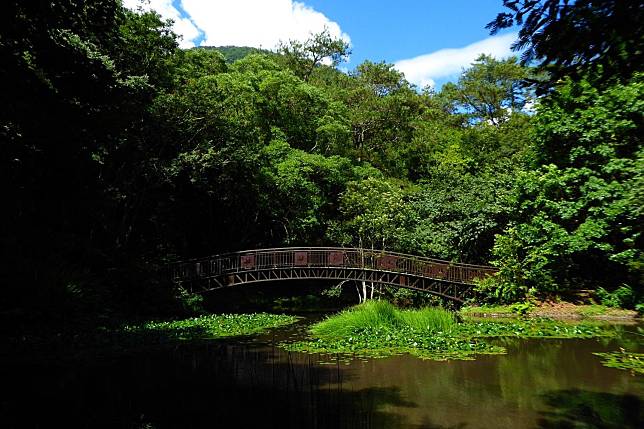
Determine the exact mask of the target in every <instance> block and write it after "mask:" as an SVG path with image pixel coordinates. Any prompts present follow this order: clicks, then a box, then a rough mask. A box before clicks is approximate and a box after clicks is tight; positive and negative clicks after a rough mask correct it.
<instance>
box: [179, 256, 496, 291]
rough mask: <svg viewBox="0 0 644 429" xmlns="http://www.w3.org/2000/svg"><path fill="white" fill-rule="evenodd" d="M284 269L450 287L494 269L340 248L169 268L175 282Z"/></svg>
mask: <svg viewBox="0 0 644 429" xmlns="http://www.w3.org/2000/svg"><path fill="white" fill-rule="evenodd" d="M284 268H352V269H367V270H378V271H389V272H396V273H401V274H406V275H412V276H418V277H425V278H431V279H436V280H441V281H447V282H451V283H462V284H473V283H474V280H475V279H477V278H484V277H487V276H489V275H491V274H493V273H494V272H496V269H495V268H492V267H488V266H484V265H472V264H461V263H455V262H449V261H443V260H440V259H433V258H426V257H422V256H414V255H407V254H403V253H396V252H388V251H381V250H368V249H356V248H342V247H291V248H274V249H257V250H249V251H241V252H234V253H227V254H222V255H215V256H211V257H207V258H200V259H192V260H189V261H183V262H177V263H174V264H171V266H170V269H171V275H172V278H173V279H174V280H175V281H179V282H180V281H192V280H198V279H205V278H213V277H218V276H223V275H228V274H235V273H239V272H243V271H260V270H270V269H284Z"/></svg>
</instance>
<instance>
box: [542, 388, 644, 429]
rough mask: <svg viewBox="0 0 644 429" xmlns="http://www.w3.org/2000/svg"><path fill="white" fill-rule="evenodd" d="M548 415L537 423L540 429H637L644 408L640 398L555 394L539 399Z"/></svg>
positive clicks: (643, 420) (579, 392) (570, 392)
mask: <svg viewBox="0 0 644 429" xmlns="http://www.w3.org/2000/svg"><path fill="white" fill-rule="evenodd" d="M542 399H543V402H544V404H545V405H546V406H547V407H548V409H547V411H542V412H541V413H540V417H539V420H538V427H539V428H541V429H568V428H571V429H572V428H574V429H640V428H642V427H644V408H643V407H642V405H644V404H643V402H642V400H641V399H640V398H638V397H637V396H635V395H630V394H623V395H617V394H611V393H604V392H591V391H586V390H578V389H572V390H557V391H552V392H548V393H545V394H543V395H542Z"/></svg>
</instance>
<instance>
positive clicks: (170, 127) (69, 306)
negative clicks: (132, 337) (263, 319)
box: [0, 0, 644, 321]
mask: <svg viewBox="0 0 644 429" xmlns="http://www.w3.org/2000/svg"><path fill="white" fill-rule="evenodd" d="M504 3H506V5H507V6H508V8H506V9H505V10H506V11H505V12H502V13H501V14H500V15H499V16H498V17H497V19H496V20H495V21H493V22H492V23H491V25H490V27H491V29H492V30H493V31H498V30H500V29H502V28H504V27H508V26H510V25H515V24H518V25H520V26H521V32H520V34H519V41H518V42H517V47H518V48H521V49H522V51H521V52H522V53H523V58H518V57H517V58H492V57H490V56H485V55H481V56H480V57H479V58H478V59H477V60H476V61H475V62H474V63H473V64H472V65H471V67H470V68H468V69H467V70H464V71H463V73H462V74H461V76H460V77H459V78H458V80H457V81H455V82H453V83H449V84H446V85H444V86H443V87H442V88H441V89H440V90H433V89H431V88H418V87H416V86H414V85H412V84H410V83H409V82H408V81H407V80H406V79H405V76H404V75H403V74H401V73H400V72H398V71H397V70H396V69H395V68H394V67H393V65H392V64H387V63H379V62H370V61H365V62H363V63H362V64H359V65H357V66H356V67H355V68H354V69H353V70H351V71H349V72H348V73H344V72H341V71H339V70H338V69H337V66H338V65H339V64H340V63H341V62H342V61H343V59H345V58H346V56H347V55H348V54H349V46H348V45H347V44H346V43H345V42H343V41H342V40H335V39H333V38H332V37H331V36H330V35H329V34H328V32H323V33H320V34H314V35H311V38H310V39H309V40H307V41H301V42H294V41H292V42H285V43H284V44H283V45H282V46H281V47H280V48H279V49H278V50H277V52H275V53H263V52H247V50H245V49H244V48H234V47H227V48H226V49H227V50H226V52H227V54H226V55H227V56H228V61H227V57H226V56H224V54H222V53H221V52H219V51H218V50H217V49H205V48H195V49H189V50H182V49H179V48H178V44H177V38H176V35H175V34H173V33H172V32H171V30H170V23H168V22H165V21H163V20H161V18H160V16H159V15H157V14H155V13H151V12H145V13H143V12H134V11H130V10H128V9H125V8H123V7H122V5H121V3H120V2H119V1H116V0H97V1H93V2H78V1H74V0H58V1H52V2H21V1H9V2H8V3H7V5H5V7H4V11H5V13H4V14H3V18H2V19H1V22H2V25H1V26H0V56H1V57H2V63H1V64H2V65H1V66H0V74H1V75H2V79H0V82H1V83H0V85H1V86H2V87H1V88H0V91H1V92H2V94H3V101H4V102H3V103H2V106H1V107H0V174H1V175H2V180H1V182H2V188H3V195H4V204H3V210H2V211H1V214H0V216H1V217H2V222H1V224H2V232H1V233H0V234H1V236H2V240H1V246H2V259H3V261H4V267H5V268H4V269H3V270H2V274H1V276H2V280H1V283H2V285H3V291H2V292H3V299H2V300H1V301H0V302H1V303H0V313H2V314H5V315H10V316H11V317H15V316H19V317H21V318H23V319H25V320H26V319H28V318H30V317H33V318H42V317H48V318H49V319H50V320H52V321H55V320H63V321H64V320H67V319H73V318H75V317H92V318H96V317H99V318H100V317H111V316H114V315H128V316H129V315H134V316H146V315H150V314H161V313H165V314H168V313H173V312H177V311H182V310H181V308H182V305H183V302H184V301H185V296H184V292H183V291H181V290H177V289H176V287H175V286H174V285H172V284H170V283H168V282H167V280H166V279H165V278H164V277H163V275H162V273H160V267H162V266H163V264H164V263H166V262H168V261H170V260H174V259H177V258H188V257H196V256H203V255H206V254H214V253H218V252H225V251H233V250H241V249H248V248H258V247H278V246H290V245H309V246H313V245H339V246H364V247H368V248H376V249H389V250H394V251H400V252H405V253H411V254H417V255H424V256H432V257H437V258H442V259H448V260H454V261H460V262H471V263H479V264H493V265H495V266H497V267H498V268H499V270H500V271H499V274H498V276H496V277H494V278H491V279H488V280H487V281H485V282H484V283H482V284H481V285H480V290H481V299H482V300H485V301H488V302H506V303H507V302H521V301H524V300H525V299H527V298H528V297H546V296H557V295H560V294H564V293H566V292H567V291H570V290H577V289H592V290H597V291H599V292H598V296H600V297H604V298H605V299H606V300H607V302H608V301H610V302H613V303H615V305H620V306H625V307H630V308H634V307H635V306H636V305H638V304H639V305H640V306H641V305H642V304H641V303H642V299H644V296H643V293H642V290H641V285H642V262H643V256H642V247H643V246H642V225H644V216H643V213H642V208H643V207H644V176H643V173H644V151H643V149H642V140H641V138H642V137H641V136H642V113H643V112H644V98H643V91H644V80H643V78H644V75H643V74H642V70H641V64H644V61H642V60H643V59H642V52H644V47H643V37H642V32H641V30H640V27H641V22H643V21H644V19H643V18H644V17H643V16H642V14H643V11H644V5H642V2H640V1H633V2H621V1H618V0H602V1H592V2H591V1H585V0H583V1H582V0H578V1H576V2H574V3H573V4H568V2H563V3H565V4H566V6H561V5H560V2H559V1H553V0H545V1H540V2H535V1H505V2H504ZM553 8H554V9H553ZM491 18H493V17H491ZM615 22H618V23H619V25H614V24H615ZM580 26H581V27H583V28H584V29H585V32H584V33H583V34H579V33H577V31H578V28H580ZM607 28H608V29H610V31H608V30H606V29H607ZM571 32H575V37H571V36H570V34H571ZM521 52H520V53H519V54H518V55H520V54H521ZM230 55H239V56H240V58H239V59H237V58H236V57H235V58H232V59H231V57H230ZM182 297H183V298H182ZM611 300H612V301H611ZM89 315H91V316H89Z"/></svg>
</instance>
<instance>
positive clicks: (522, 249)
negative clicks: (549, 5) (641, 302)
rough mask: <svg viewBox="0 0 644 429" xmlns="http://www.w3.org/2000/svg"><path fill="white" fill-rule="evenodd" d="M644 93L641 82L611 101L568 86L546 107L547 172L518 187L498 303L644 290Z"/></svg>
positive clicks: (543, 151)
mask: <svg viewBox="0 0 644 429" xmlns="http://www.w3.org/2000/svg"><path fill="white" fill-rule="evenodd" d="M643 89H644V86H643V83H642V82H641V76H640V75H636V76H635V77H634V78H633V80H632V81H631V82H629V83H627V84H617V85H614V86H612V87H610V88H608V89H606V90H604V91H600V90H598V89H597V88H594V87H592V86H591V85H589V84H588V83H586V82H581V83H579V84H574V83H571V82H567V83H566V84H564V85H562V86H561V87H560V88H559V89H558V91H557V92H556V93H555V94H554V95H553V96H552V98H551V99H550V100H549V102H547V103H545V102H544V103H543V104H542V107H541V108H540V109H539V114H538V116H537V120H538V125H537V127H538V134H539V138H538V140H537V143H536V150H535V153H536V154H538V155H537V162H539V164H541V166H540V167H539V168H538V169H536V170H534V171H529V172H525V173H522V174H521V175H520V176H519V177H518V180H517V190H516V194H515V196H514V204H513V205H514V213H516V215H517V216H516V217H515V219H514V221H513V222H512V223H511V224H510V226H509V228H507V229H506V231H505V232H504V234H502V235H499V236H497V239H496V242H495V245H494V250H493V253H494V256H495V258H496V262H495V263H496V264H497V265H498V266H499V267H500V274H499V276H498V277H497V279H498V282H497V288H499V289H500V291H499V292H495V293H496V294H497V295H499V296H501V295H504V294H505V292H503V291H504V290H508V291H512V290H514V291H515V292H516V295H518V296H520V295H522V294H524V293H525V292H527V289H528V288H535V289H537V290H538V291H540V292H550V293H551V292H558V291H561V290H565V289H570V288H585V287H591V288H592V287H593V286H595V285H596V284H597V283H599V284H605V285H614V287H617V285H620V284H622V283H624V284H626V285H634V284H636V283H637V282H638V281H639V280H638V278H639V275H640V273H641V267H642V260H643V259H642V258H643V256H642V252H641V249H642V244H641V239H642V238H641V233H640V226H641V224H642V211H641V208H642V201H643V200H642V195H641V190H642V189H643V188H642V185H641V183H642V177H641V172H642V171H643V170H642V166H643V165H644V164H643V163H644V157H643V154H644V152H643V151H642V148H641V142H640V139H639V130H641V111H642V109H643V108H644V105H643V104H642V103H643V102H642V100H643V97H642V90H643ZM492 289H493V288H492Z"/></svg>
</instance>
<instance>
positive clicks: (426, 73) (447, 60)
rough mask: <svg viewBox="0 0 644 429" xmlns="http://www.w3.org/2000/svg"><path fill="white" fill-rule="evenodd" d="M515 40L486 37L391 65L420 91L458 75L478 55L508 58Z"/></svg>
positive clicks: (502, 37) (512, 36)
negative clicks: (439, 80) (421, 88)
mask: <svg viewBox="0 0 644 429" xmlns="http://www.w3.org/2000/svg"><path fill="white" fill-rule="evenodd" d="M516 37H517V35H516V34H515V33H510V34H504V35H501V36H493V37H488V38H487V39H483V40H480V41H478V42H475V43H472V44H471V45H467V46H465V47H463V48H457V49H441V50H439V51H436V52H432V53H431V54H425V55H420V56H418V57H415V58H410V59H406V60H400V61H397V62H396V63H395V67H396V68H397V69H398V70H399V71H401V72H403V73H404V74H405V77H406V78H407V80H408V81H410V82H412V83H415V84H416V85H418V86H420V87H425V86H427V85H429V86H431V87H434V86H435V82H436V80H438V79H444V78H448V77H451V76H454V75H457V74H459V73H460V72H461V71H462V70H463V69H464V68H467V67H469V65H470V64H471V63H472V62H474V60H475V59H476V57H478V56H479V55H480V54H489V55H492V56H494V57H496V58H504V57H508V56H510V55H512V54H513V53H512V50H511V49H510V45H511V44H512V42H514V40H515V39H516Z"/></svg>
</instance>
